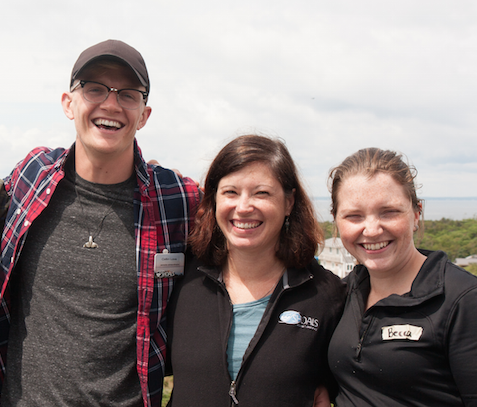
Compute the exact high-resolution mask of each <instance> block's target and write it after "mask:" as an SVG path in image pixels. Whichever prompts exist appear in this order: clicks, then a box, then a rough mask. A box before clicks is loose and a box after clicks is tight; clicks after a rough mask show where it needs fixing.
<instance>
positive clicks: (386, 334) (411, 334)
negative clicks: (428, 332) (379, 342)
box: [381, 325, 423, 341]
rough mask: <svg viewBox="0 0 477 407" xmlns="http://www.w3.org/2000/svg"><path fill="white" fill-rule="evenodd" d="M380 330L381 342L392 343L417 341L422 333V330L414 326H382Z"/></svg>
mask: <svg viewBox="0 0 477 407" xmlns="http://www.w3.org/2000/svg"><path fill="white" fill-rule="evenodd" d="M381 329H382V336H383V341H392V340H394V339H408V340H410V341H418V340H419V338H420V337H421V335H422V332H423V328H421V327H420V326H414V325H391V326H383V327H382V328H381Z"/></svg>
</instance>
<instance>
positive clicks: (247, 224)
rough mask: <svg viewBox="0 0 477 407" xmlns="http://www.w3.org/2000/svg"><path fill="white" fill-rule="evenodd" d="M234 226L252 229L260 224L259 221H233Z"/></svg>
mask: <svg viewBox="0 0 477 407" xmlns="http://www.w3.org/2000/svg"><path fill="white" fill-rule="evenodd" d="M234 226H235V227H236V228H239V229H254V228H257V227H259V226H260V222H234Z"/></svg>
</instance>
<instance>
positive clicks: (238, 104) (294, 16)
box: [0, 0, 477, 197]
mask: <svg viewBox="0 0 477 407" xmlns="http://www.w3.org/2000/svg"><path fill="white" fill-rule="evenodd" d="M106 39H119V40H122V41H125V42H127V43H128V44H130V45H132V46H133V47H135V48H136V49H138V50H139V52H141V54H142V55H143V57H144V59H145V61H146V64H147V67H148V71H149V76H150V79H151V94H150V98H149V102H148V104H149V105H150V106H151V107H152V115H151V117H150V118H149V121H148V123H147V125H146V126H145V127H144V128H143V129H142V130H140V131H139V132H138V133H137V139H138V142H139V145H140V147H141V149H142V151H143V154H144V156H145V158H146V159H147V160H149V159H156V160H158V161H159V162H160V164H161V165H163V166H165V167H169V168H178V169H179V170H180V171H181V172H182V173H183V174H184V175H187V176H191V177H193V178H195V179H197V180H199V181H202V180H203V179H204V177H205V174H206V171H207V168H208V166H209V164H210V162H211V161H212V160H213V158H214V157H215V155H216V154H217V153H218V151H219V150H220V149H221V148H222V147H223V146H224V145H225V144H226V143H227V142H228V141H230V140H232V139H233V138H234V137H236V136H238V135H241V134H250V133H258V134H265V135H270V136H273V137H279V138H281V139H282V140H284V141H285V143H286V145H287V146H288V148H289V150H290V152H291V154H292V156H293V158H294V159H295V161H296V163H297V165H298V167H299V169H300V172H301V175H302V177H303V180H304V182H305V185H306V187H307V189H308V191H309V193H310V194H311V195H312V196H315V197H326V196H329V193H328V190H327V186H326V184H327V175H328V172H329V170H330V168H332V167H333V166H336V165H338V164H339V163H340V162H341V161H342V160H343V159H344V158H345V157H347V156H348V155H350V154H352V153H354V152H355V151H357V150H359V149H360V148H365V147H380V148H383V149H391V150H395V151H399V152H401V153H403V154H405V156H406V157H407V159H408V161H409V162H410V163H411V164H412V165H414V166H415V167H416V168H417V170H418V176H417V183H418V184H419V186H420V189H419V196H421V197H477V114H476V110H477V2H475V1H474V0H458V1H455V0H419V1H415V0H412V1H410V0H401V1H399V2H397V1H388V0H359V1H356V0H333V1H320V0H293V1H290V0H288V1H283V0H260V1H257V0H253V1H252V0H242V1H230V0H220V1H219V0H202V1H200V2H199V1H196V0H195V1H194V0H174V1H170V0H169V1H165V0H142V1H140V2H132V1H131V0H127V1H126V0H114V1H113V0H95V1H92V0H82V1H81V2H72V1H68V0H43V1H41V2H38V1H34V0H29V1H24V0H16V1H15V2H3V3H2V5H1V8H0V55H1V59H0V61H1V63H0V89H1V91H0V112H1V113H0V176H1V177H5V176H7V175H8V174H9V173H10V171H11V170H12V168H13V166H14V165H15V163H16V162H18V161H19V160H20V159H22V158H23V157H24V156H25V155H26V154H27V152H28V151H29V150H30V149H31V148H33V147H35V146H40V145H43V146H48V147H69V146H70V145H71V144H72V143H73V142H74V140H75V134H76V133H75V128H74V123H73V122H71V121H69V120H68V119H67V118H66V116H65V115H64V113H63V110H62V107H61V103H60V100H61V95H62V93H63V92H65V91H67V90H68V85H69V77H70V74H71V69H72V67H73V64H74V63H75V61H76V59H77V57H78V56H79V54H80V53H81V52H82V51H83V50H84V49H86V48H87V47H89V46H91V45H93V44H96V43H98V42H101V41H104V40H106Z"/></svg>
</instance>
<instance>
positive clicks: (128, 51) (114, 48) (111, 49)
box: [70, 40, 149, 93]
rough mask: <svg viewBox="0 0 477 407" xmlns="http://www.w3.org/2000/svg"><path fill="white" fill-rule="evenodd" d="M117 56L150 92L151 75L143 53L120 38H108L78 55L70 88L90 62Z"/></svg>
mask: <svg viewBox="0 0 477 407" xmlns="http://www.w3.org/2000/svg"><path fill="white" fill-rule="evenodd" d="M111 57H112V58H117V59H119V60H120V61H122V62H124V63H125V64H126V65H128V66H129V67H130V68H131V69H132V70H133V72H134V73H135V74H136V76H137V78H138V79H139V82H141V85H143V86H144V87H145V88H146V91H147V92H148V93H149V75H148V74H147V69H146V63H145V62H144V59H143V58H142V55H141V54H140V53H139V52H138V51H137V50H136V49H134V48H133V47H131V46H130V45H128V44H126V43H125V42H122V41H118V40H107V41H103V42H100V43H99V44H96V45H93V46H92V47H89V48H87V49H85V50H84V51H83V52H82V53H81V54H80V56H79V57H78V59H77V61H76V63H75V65H74V66H73V70H72V71H71V81H70V88H71V87H72V86H73V82H74V81H75V79H77V77H78V74H79V73H80V72H81V70H82V69H83V68H84V67H85V66H86V65H88V64H89V63H91V62H93V61H95V60H97V59H100V58H111Z"/></svg>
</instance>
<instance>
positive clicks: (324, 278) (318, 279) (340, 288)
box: [306, 259, 347, 299]
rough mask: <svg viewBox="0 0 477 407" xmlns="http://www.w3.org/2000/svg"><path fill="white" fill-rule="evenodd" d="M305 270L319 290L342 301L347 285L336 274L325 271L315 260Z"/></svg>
mask: <svg viewBox="0 0 477 407" xmlns="http://www.w3.org/2000/svg"><path fill="white" fill-rule="evenodd" d="M306 269H307V270H308V271H309V272H311V274H312V275H313V281H314V284H315V285H316V286H319V287H320V289H322V290H323V291H326V292H327V293H328V294H329V295H332V296H334V297H338V298H343V299H344V297H345V295H346V287H347V284H346V283H345V282H344V281H343V280H341V279H340V278H339V277H338V276H337V275H336V274H334V273H332V272H331V271H330V270H327V269H325V268H324V267H323V266H322V265H321V264H319V263H318V261H316V260H315V259H314V260H313V261H312V262H310V263H309V264H308V266H307V267H306Z"/></svg>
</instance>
